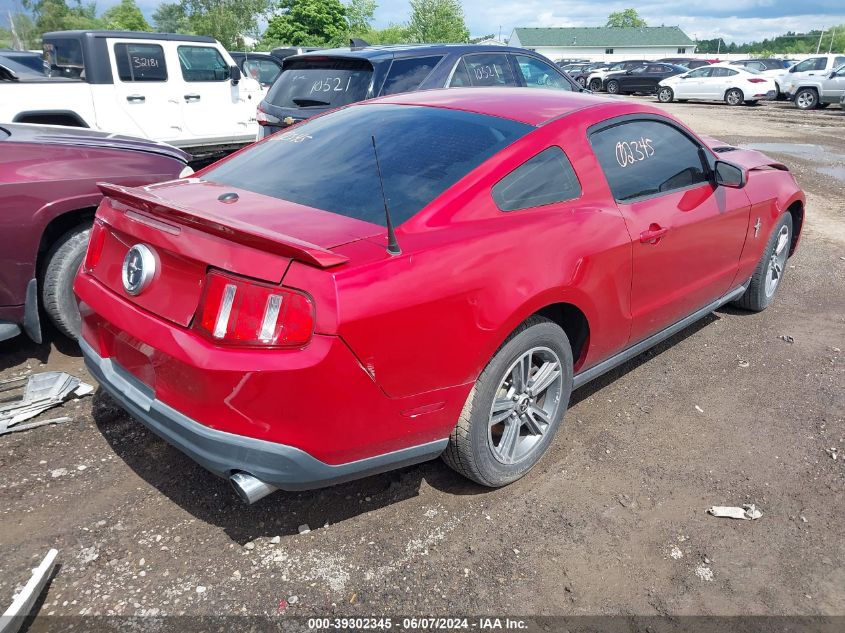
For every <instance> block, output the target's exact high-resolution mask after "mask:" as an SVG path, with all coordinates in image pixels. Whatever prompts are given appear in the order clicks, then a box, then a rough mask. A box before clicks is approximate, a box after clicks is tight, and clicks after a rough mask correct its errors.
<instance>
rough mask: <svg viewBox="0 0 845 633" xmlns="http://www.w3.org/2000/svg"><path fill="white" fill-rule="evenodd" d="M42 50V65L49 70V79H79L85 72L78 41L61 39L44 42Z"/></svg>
mask: <svg viewBox="0 0 845 633" xmlns="http://www.w3.org/2000/svg"><path fill="white" fill-rule="evenodd" d="M42 48H43V49H44V65H45V67H47V68H49V73H50V76H51V77H69V78H72V79H79V78H80V77H81V75H82V73H83V72H84V71H85V62H84V60H83V59H82V46H81V45H80V44H79V41H78V40H74V39H64V38H61V39H56V40H52V41H45V42H44V44H43V45H42Z"/></svg>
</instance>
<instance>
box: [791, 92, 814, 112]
mask: <svg viewBox="0 0 845 633" xmlns="http://www.w3.org/2000/svg"><path fill="white" fill-rule="evenodd" d="M795 107H796V108H798V109H799V110H815V109H816V108H818V107H819V93H818V92H816V89H815V88H801V89H800V90H799V91H798V92H796V93H795Z"/></svg>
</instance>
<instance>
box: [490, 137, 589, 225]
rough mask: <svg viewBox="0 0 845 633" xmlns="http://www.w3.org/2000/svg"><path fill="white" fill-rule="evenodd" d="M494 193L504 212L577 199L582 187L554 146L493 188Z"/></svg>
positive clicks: (562, 155) (564, 157)
mask: <svg viewBox="0 0 845 633" xmlns="http://www.w3.org/2000/svg"><path fill="white" fill-rule="evenodd" d="M492 194H493V200H494V201H495V202H496V206H497V207H499V209H500V210H501V211H517V210H519V209H529V208H531V207H539V206H542V205H544V204H552V203H554V202H564V201H566V200H574V199H575V198H577V197H578V196H580V195H581V184H580V183H579V182H578V177H577V176H576V175H575V171H574V170H573V169H572V165H571V164H570V162H569V159H568V158H566V154H564V153H563V150H562V149H560V148H559V147H550V148H549V149H547V150H543V151H542V152H540V153H539V154H537V155H536V156H535V157H534V158H530V159H528V160H527V161H526V162H524V163H523V164H522V165H520V166H519V167H517V168H516V169H514V170H513V171H512V172H511V173H509V174H508V175H507V176H505V177H504V178H502V179H501V180H500V181H499V182H497V183H496V184H495V185H493V191H492Z"/></svg>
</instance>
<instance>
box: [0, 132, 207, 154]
mask: <svg viewBox="0 0 845 633" xmlns="http://www.w3.org/2000/svg"><path fill="white" fill-rule="evenodd" d="M0 127H2V128H3V129H5V130H6V131H7V132H9V134H10V138H11V140H13V141H15V142H16V143H38V144H44V145H72V146H75V147H103V148H109V149H125V150H130V151H136V152H147V153H152V154H160V155H162V156H168V157H170V158H174V159H176V160H178V161H181V162H183V163H185V164H187V163H188V161H190V160H191V155H190V154H188V153H187V152H183V151H182V150H181V149H178V148H176V147H173V146H172V145H168V144H166V143H159V142H157V141H151V140H148V139H143V138H136V137H134V136H121V135H119V134H110V133H108V132H99V131H97V130H89V129H87V128H81V127H69V126H64V125H35V124H31V123H8V124H7V123H3V124H2V125H1V126H0Z"/></svg>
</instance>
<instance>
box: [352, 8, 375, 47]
mask: <svg viewBox="0 0 845 633" xmlns="http://www.w3.org/2000/svg"><path fill="white" fill-rule="evenodd" d="M377 6H378V5H377V4H376V0H349V3H348V4H347V5H346V24H347V26H348V27H349V35H354V36H356V37H360V36H362V35H363V34H365V33H369V32H371V31H372V30H373V26H372V24H373V17H374V16H375V13H376V7H377ZM367 41H369V40H367Z"/></svg>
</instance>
